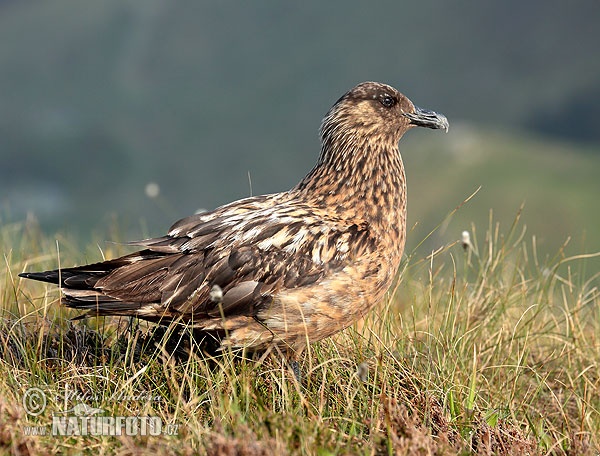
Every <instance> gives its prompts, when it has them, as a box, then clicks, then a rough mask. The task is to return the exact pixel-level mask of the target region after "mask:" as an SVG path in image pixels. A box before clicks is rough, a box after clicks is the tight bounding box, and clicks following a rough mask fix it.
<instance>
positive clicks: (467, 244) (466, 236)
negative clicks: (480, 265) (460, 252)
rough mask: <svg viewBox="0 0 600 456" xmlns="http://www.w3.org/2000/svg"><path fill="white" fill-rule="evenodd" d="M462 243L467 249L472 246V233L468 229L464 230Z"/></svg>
mask: <svg viewBox="0 0 600 456" xmlns="http://www.w3.org/2000/svg"><path fill="white" fill-rule="evenodd" d="M460 243H461V244H462V246H463V248H464V249H465V250H466V249H468V248H469V247H471V235H470V234H469V232H468V231H467V230H465V231H463V232H462V236H461V241H460Z"/></svg>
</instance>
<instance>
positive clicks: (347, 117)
mask: <svg viewBox="0 0 600 456" xmlns="http://www.w3.org/2000/svg"><path fill="white" fill-rule="evenodd" d="M412 127H427V128H434V129H442V130H445V131H448V120H447V119H446V117H445V116H443V115H442V114H438V113H436V112H433V111H428V110H425V109H421V108H418V107H416V106H415V105H414V104H413V103H412V102H411V101H410V100H409V99H408V98H406V97H405V96H404V95H403V94H401V93H400V92H398V91H397V90H396V89H394V88H393V87H391V86H389V85H387V84H381V83H378V82H363V83H361V84H358V85H357V86H356V87H354V88H353V89H352V90H350V91H349V92H347V93H346V94H345V95H343V96H342V97H341V98H340V99H339V100H338V101H337V102H336V103H335V104H334V105H333V107H332V108H331V109H330V111H329V112H328V113H327V115H326V116H325V118H324V119H323V124H322V126H321V137H322V139H323V141H324V142H325V141H328V140H329V141H330V140H332V139H334V138H333V137H332V136H334V137H335V136H337V137H338V139H339V140H342V138H347V137H348V136H355V137H356V136H359V137H363V138H364V139H367V138H369V137H371V138H372V139H375V140H376V141H379V142H382V143H397V142H398V141H399V140H400V138H401V137H402V135H403V134H404V133H405V132H406V131H407V130H409V129H410V128H412Z"/></svg>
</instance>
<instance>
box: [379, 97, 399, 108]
mask: <svg viewBox="0 0 600 456" xmlns="http://www.w3.org/2000/svg"><path fill="white" fill-rule="evenodd" d="M380 102H381V104H382V105H383V106H385V107H386V108H391V107H392V106H394V105H395V104H396V100H395V99H394V97H392V96H390V95H384V96H383V97H381V100H380Z"/></svg>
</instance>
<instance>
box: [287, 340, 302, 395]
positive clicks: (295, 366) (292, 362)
mask: <svg viewBox="0 0 600 456" xmlns="http://www.w3.org/2000/svg"><path fill="white" fill-rule="evenodd" d="M286 351H287V353H286V355H287V356H286V358H287V364H288V367H289V368H290V370H291V371H292V373H293V374H294V378H295V379H296V381H297V382H298V385H300V386H302V380H303V379H302V371H301V370H300V363H298V358H299V356H300V354H301V353H302V352H303V351H304V347H301V348H296V349H292V348H291V347H290V348H288V349H287V350H286Z"/></svg>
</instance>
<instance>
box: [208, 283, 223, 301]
mask: <svg viewBox="0 0 600 456" xmlns="http://www.w3.org/2000/svg"><path fill="white" fill-rule="evenodd" d="M209 296H210V300H211V301H212V302H223V289H222V288H221V287H220V286H219V285H216V284H215V285H213V286H212V288H211V289H210V294H209Z"/></svg>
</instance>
